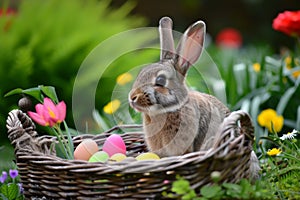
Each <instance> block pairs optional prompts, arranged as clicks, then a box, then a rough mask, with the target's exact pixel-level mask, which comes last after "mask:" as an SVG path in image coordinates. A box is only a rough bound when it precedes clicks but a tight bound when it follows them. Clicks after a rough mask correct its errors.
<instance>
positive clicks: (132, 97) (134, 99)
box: [130, 94, 140, 103]
mask: <svg viewBox="0 0 300 200" xmlns="http://www.w3.org/2000/svg"><path fill="white" fill-rule="evenodd" d="M139 96H140V95H139V94H133V95H131V96H130V100H131V102H133V103H136V102H137V101H138V98H139Z"/></svg>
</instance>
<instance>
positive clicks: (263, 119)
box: [257, 108, 284, 132]
mask: <svg viewBox="0 0 300 200" xmlns="http://www.w3.org/2000/svg"><path fill="white" fill-rule="evenodd" d="M257 121H258V123H259V125H260V126H263V127H266V128H267V129H268V130H269V131H270V132H273V130H272V125H273V127H274V130H275V131H276V132H280V131H281V129H282V127H283V121H284V118H283V116H281V115H277V113H276V111H275V110H273V109H271V108H269V109H266V110H263V111H262V112H261V113H260V114H259V115H258V117H257Z"/></svg>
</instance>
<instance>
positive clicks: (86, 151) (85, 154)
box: [74, 139, 99, 161]
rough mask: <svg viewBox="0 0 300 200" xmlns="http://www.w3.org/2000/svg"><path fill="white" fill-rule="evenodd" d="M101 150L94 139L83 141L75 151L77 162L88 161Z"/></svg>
mask: <svg viewBox="0 0 300 200" xmlns="http://www.w3.org/2000/svg"><path fill="white" fill-rule="evenodd" d="M98 150H99V148H98V145H97V143H96V142H95V141H94V140H92V139H85V140H83V141H82V142H81V143H80V144H79V145H78V146H77V147H76V149H75V151H74V159H75V160H86V161H88V160H89V159H90V157H91V156H92V155H93V154H94V153H96V152H97V151H98Z"/></svg>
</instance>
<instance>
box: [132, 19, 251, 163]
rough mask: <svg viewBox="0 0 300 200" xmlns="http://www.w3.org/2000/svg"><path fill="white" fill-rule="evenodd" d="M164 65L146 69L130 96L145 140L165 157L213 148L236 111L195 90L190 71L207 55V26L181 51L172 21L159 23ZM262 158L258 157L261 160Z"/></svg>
mask: <svg viewBox="0 0 300 200" xmlns="http://www.w3.org/2000/svg"><path fill="white" fill-rule="evenodd" d="M159 33H160V45H161V46H160V48H161V54H160V61H159V62H158V63H154V64H150V65H148V66H146V67H144V68H143V69H142V70H141V71H140V73H139V75H138V76H137V78H136V80H135V82H134V84H133V86H132V90H131V91H130V93H129V97H128V98H129V103H130V106H131V107H132V108H134V109H135V110H136V111H138V112H141V113H142V116H143V128H144V132H145V141H146V144H147V146H148V148H149V150H150V151H152V152H154V153H156V154H158V155H159V156H161V157H166V156H177V155H182V154H185V153H189V152H194V151H199V150H208V149H209V148H211V147H212V146H213V142H214V138H215V134H216V133H217V130H218V128H219V126H220V124H221V123H222V122H223V120H224V118H225V117H226V116H228V115H229V114H230V110H229V109H228V108H227V107H226V106H225V105H224V104H223V103H221V101H219V100H218V99H217V98H215V97H214V96H211V95H208V94H204V93H200V92H196V91H190V90H189V89H188V88H187V86H186V84H185V77H186V75H187V71H188V69H189V67H190V66H191V65H192V64H194V63H195V62H196V61H197V60H198V58H199V57H200V55H201V52H202V49H203V44H204V38H205V23H204V22H202V21H198V22H196V23H194V24H192V25H191V26H190V27H189V28H188V29H187V30H186V31H185V33H184V34H183V36H182V37H181V39H180V41H179V44H178V46H177V48H176V50H175V47H174V40H173V35H172V20H171V19H170V18H169V17H163V18H162V19H161V20H160V22H159ZM256 159H257V158H256Z"/></svg>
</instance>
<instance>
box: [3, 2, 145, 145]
mask: <svg viewBox="0 0 300 200" xmlns="http://www.w3.org/2000/svg"><path fill="white" fill-rule="evenodd" d="M109 4H110V1H108V0H104V1H96V0H89V1H82V0H75V1H59V0H52V1H38V0H28V1H21V3H20V5H19V7H18V9H17V11H16V12H15V14H13V15H9V16H1V17H0V38H1V42H0V49H1V54H0V80H1V88H0V96H2V97H3V96H4V94H5V93H7V92H8V91H10V90H12V89H14V88H19V87H22V88H31V87H35V86H37V85H43V84H45V85H53V86H54V87H55V88H56V89H57V92H58V95H59V96H60V97H61V98H62V99H64V100H65V101H66V103H67V104H68V105H71V98H72V90H73V82H74V79H75V76H76V73H77V71H78V69H79V67H80V65H81V63H82V62H83V60H84V58H85V57H86V56H87V55H88V53H90V51H91V50H92V49H93V48H94V47H96V45H98V44H99V43H100V42H101V41H104V40H105V39H107V38H108V37H110V36H111V35H113V34H116V33H119V32H121V31H124V30H128V29H130V28H135V27H141V26H142V25H143V24H145V20H144V19H142V18H141V17H136V16H132V15H129V13H130V11H131V10H132V8H133V7H134V3H133V2H132V1H128V2H126V3H125V4H124V5H123V6H121V7H120V8H118V9H112V8H110V7H109ZM0 6H1V5H0ZM124 42H125V45H126V44H129V43H130V42H131V41H124ZM148 55H149V54H148ZM138 57H139V58H140V59H142V58H143V53H141V54H140V56H138ZM148 57H149V56H148ZM122 61H123V64H120V63H119V64H118V63H116V66H119V67H117V68H115V69H114V72H115V74H116V76H117V74H118V72H120V73H121V72H122V71H123V70H124V69H123V68H122V66H127V67H128V66H133V64H131V63H134V62H135V60H134V59H133V57H132V56H131V57H127V58H124V59H123V60H122ZM105 84H107V85H109V84H108V83H107V81H105ZM109 90H110V91H111V87H110V86H109V87H108V88H107V90H106V91H107V92H104V93H106V94H107V93H109V92H108V91H109ZM17 100H18V97H9V98H5V99H4V100H3V101H1V102H0V109H1V113H0V127H1V133H5V130H4V127H5V120H6V117H7V113H8V112H9V110H11V109H12V108H14V106H15V105H16V101H17ZM98 101H100V102H101V101H102V103H100V105H104V104H105V103H106V102H107V99H98ZM68 113H69V116H68V119H69V120H68V121H70V122H71V114H70V112H68ZM4 136H5V135H3V134H1V137H2V138H3V137H4ZM4 138H6V137H4ZM1 141H3V140H2V139H1Z"/></svg>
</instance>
